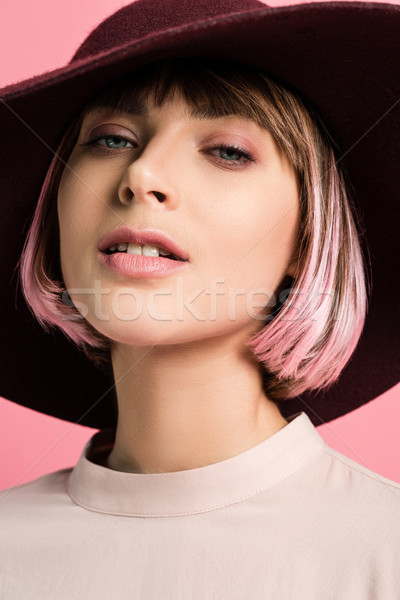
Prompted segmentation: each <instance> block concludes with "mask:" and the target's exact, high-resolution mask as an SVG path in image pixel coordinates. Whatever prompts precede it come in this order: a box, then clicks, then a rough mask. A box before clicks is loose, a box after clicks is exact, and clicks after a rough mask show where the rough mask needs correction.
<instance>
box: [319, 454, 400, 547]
mask: <svg viewBox="0 0 400 600" xmlns="http://www.w3.org/2000/svg"><path fill="white" fill-rule="evenodd" d="M321 458H322V460H321V461H320V464H319V466H317V472H316V473H315V475H316V476H317V477H316V486H317V489H318V490H319V493H320V497H321V498H322V496H323V497H324V499H325V501H326V503H327V505H328V506H329V507H330V508H331V509H332V510H334V509H335V510H336V512H337V514H338V515H340V520H341V521H342V522H343V521H345V520H346V519H349V522H352V527H353V528H356V524H357V523H358V524H359V527H360V529H364V530H365V529H369V531H370V532H372V531H374V532H375V533H377V532H380V533H377V535H378V536H380V535H390V536H391V535H392V534H395V537H396V538H397V540H398V547H399V550H400V536H399V532H400V483H397V482H396V481H393V480H391V479H388V478H387V477H384V476H383V475H380V474H379V473H376V472H375V471H373V470H372V469H369V468H368V467H366V466H363V465H361V464H359V463H358V462H356V461H355V460H352V459H351V458H349V457H347V456H345V455H344V454H341V453H340V452H338V451H337V450H335V449H333V448H331V447H330V446H328V445H325V446H324V448H323V453H322V457H321ZM317 493H318V492H317Z"/></svg>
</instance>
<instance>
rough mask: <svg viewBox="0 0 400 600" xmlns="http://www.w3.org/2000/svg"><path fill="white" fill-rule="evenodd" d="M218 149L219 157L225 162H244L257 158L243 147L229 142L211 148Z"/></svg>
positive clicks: (212, 149)
mask: <svg viewBox="0 0 400 600" xmlns="http://www.w3.org/2000/svg"><path fill="white" fill-rule="evenodd" d="M214 150H218V153H219V157H217V158H221V159H222V160H223V161H224V162H229V163H232V164H239V165H240V164H243V159H244V162H255V159H254V158H253V157H252V156H251V154H249V153H248V152H246V151H245V150H243V148H239V147H238V146H229V145H228V144H220V145H219V146H215V148H210V151H214Z"/></svg>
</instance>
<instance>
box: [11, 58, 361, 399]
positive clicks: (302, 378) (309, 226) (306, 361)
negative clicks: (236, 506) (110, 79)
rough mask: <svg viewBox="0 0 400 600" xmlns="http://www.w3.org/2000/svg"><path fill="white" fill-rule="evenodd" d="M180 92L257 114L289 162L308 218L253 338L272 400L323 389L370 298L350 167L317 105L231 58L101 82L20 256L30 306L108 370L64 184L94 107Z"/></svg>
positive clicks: (51, 172) (181, 63)
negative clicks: (75, 269)
mask: <svg viewBox="0 0 400 600" xmlns="http://www.w3.org/2000/svg"><path fill="white" fill-rule="evenodd" d="M175 91H178V92H180V93H181V94H182V95H183V98H184V99H185V100H186V102H187V104H188V105H189V107H191V108H192V107H193V108H197V107H199V106H203V105H204V104H208V105H210V104H211V105H212V106H213V109H214V110H216V111H217V114H219V115H221V116H224V115H231V114H237V115H240V116H243V117H246V118H249V119H252V120H253V121H254V122H255V123H257V124H258V125H259V126H261V127H263V128H265V129H267V130H268V131H269V132H270V133H271V134H272V136H273V138H274V139H275V141H276V143H277V144H278V146H279V148H280V149H281V150H283V152H284V153H285V154H286V156H287V157H288V159H289V161H290V163H291V165H292V166H293V168H294V170H295V172H296V175H297V178H298V182H299V189H300V198H299V201H300V222H301V224H300V231H299V234H298V248H297V255H296V256H297V259H298V263H297V271H296V276H295V278H294V279H293V280H292V281H291V283H292V285H291V286H290V285H289V286H288V283H290V282H288V281H287V278H284V280H283V282H282V283H281V285H280V286H279V289H278V290H276V292H275V298H277V297H278V296H279V299H278V300H277V301H276V302H275V304H274V305H273V308H272V310H270V311H269V314H266V315H265V317H264V319H265V321H266V324H265V325H264V326H263V327H262V329H261V328H260V330H259V331H257V333H256V334H255V335H253V337H252V338H251V339H250V340H248V341H247V342H246V346H247V347H248V348H249V349H250V350H251V352H252V353H253V355H254V356H255V358H256V360H257V361H258V363H259V364H260V371H261V372H262V375H263V386H264V391H265V393H266V394H267V396H268V397H269V398H270V399H271V400H272V401H275V402H277V401H280V400H285V399H286V398H292V397H294V396H297V395H298V394H300V393H302V392H304V391H305V390H319V389H322V388H326V387H328V386H329V385H331V384H332V383H334V382H335V381H336V380H337V378H338V377H339V375H340V373H341V371H342V369H343V368H344V366H345V365H346V363H347V362H348V360H349V359H350V357H351V355H352V353H353V351H354V350H355V348H356V346H357V343H358V340H359V338H360V335H361V332H362V329H363V327H364V322H365V318H366V313H367V304H368V297H367V269H366V264H365V263H364V258H363V254H362V249H361V244H360V239H359V233H358V230H357V226H358V219H357V213H356V211H355V207H354V203H353V201H352V200H351V197H349V186H347V185H346V178H347V175H346V174H345V172H344V171H343V170H342V169H341V168H340V167H339V166H338V165H337V164H336V160H335V149H334V147H335V146H336V144H335V142H334V140H333V138H332V136H331V135H330V134H329V132H328V130H327V128H326V127H325V126H324V124H323V123H322V121H321V119H320V117H319V116H318V114H317V112H316V111H315V110H314V109H313V108H312V107H310V106H308V107H306V104H305V102H304V101H302V100H301V99H300V98H299V96H298V95H297V93H295V92H294V91H290V90H289V89H288V88H287V87H286V86H283V85H281V84H280V83H279V82H278V81H276V80H275V79H271V78H270V77H269V76H268V75H267V74H265V73H263V72H261V71H259V70H256V69H252V68H250V67H248V66H245V65H240V64H237V63H232V62H230V61H222V60H209V59H198V58H189V59H188V58H186V59H185V58H183V59H182V58H180V59H170V60H167V61H160V62H157V63H153V64H151V65H149V66H146V67H145V68H143V67H142V68H140V69H137V70H135V71H134V72H132V73H130V74H129V75H128V76H125V77H124V78H122V79H119V80H118V81H116V82H115V83H113V84H112V85H110V86H108V87H106V88H103V90H102V91H101V92H100V93H99V94H97V95H96V97H94V98H93V99H92V100H91V101H90V102H89V103H88V104H87V105H86V106H85V107H84V109H83V110H82V112H81V113H80V114H79V115H78V116H77V118H76V119H75V121H74V122H73V123H72V124H71V126H70V127H69V129H68V130H67V131H66V132H65V134H64V136H63V138H62V140H61V143H60V144H59V147H58V150H57V153H56V154H55V156H54V157H53V160H52V162H51V164H50V167H49V169H48V172H47V175H46V178H45V181H44V184H43V187H42V190H41V193H40V196H39V200H38V203H37V206H36V211H35V214H34V217H33V220H32V223H31V226H30V229H29V232H28V235H27V238H26V241H25V245H24V248H23V251H22V254H21V257H20V259H19V261H18V264H20V273H19V274H20V279H21V284H22V291H23V294H24V297H25V300H26V302H27V304H28V306H29V308H30V310H31V311H32V313H33V315H34V316H35V317H36V319H37V320H38V321H39V323H40V325H41V326H42V327H43V328H44V329H45V331H46V332H48V331H49V328H50V327H53V328H58V329H59V330H61V331H62V332H63V333H64V334H65V335H66V336H67V337H69V338H70V339H71V340H72V341H73V342H74V343H75V344H76V345H77V347H78V349H79V350H80V351H83V352H84V354H85V355H86V356H87V357H88V358H89V359H90V360H91V361H92V362H93V363H94V364H95V365H96V366H97V367H98V368H100V369H101V370H103V371H108V372H111V369H112V365H111V354H110V350H111V340H109V339H108V338H106V337H105V336H103V335H102V334H100V333H99V332H98V331H96V330H95V329H94V328H93V327H92V326H91V325H90V324H89V323H88V322H87V321H86V320H85V319H84V317H83V316H82V315H81V314H80V313H79V311H78V310H77V309H76V307H75V306H74V305H73V302H72V301H71V299H70V298H69V296H68V292H67V291H66V289H65V284H64V282H63V276H62V273H61V266H60V256H59V229H58V215H57V191H58V186H59V183H60V179H61V175H62V172H63V169H64V167H65V164H66V162H67V161H68V158H69V156H70V153H71V151H72V149H73V147H74V145H75V143H76V141H77V139H78V136H79V132H80V128H81V124H82V121H83V118H84V117H85V115H86V114H87V113H88V111H89V110H90V109H92V108H94V107H101V106H108V107H112V108H114V109H117V110H127V109H128V107H129V105H130V104H131V102H132V100H134V99H135V98H136V99H137V98H139V99H146V98H148V97H149V96H150V95H152V97H153V101H154V103H155V106H161V105H162V104H163V103H164V102H165V100H167V99H168V98H170V97H171V95H173V94H174V92H175ZM336 147H337V146H336ZM56 249H58V252H56ZM17 266H18V265H17ZM290 279H292V278H290ZM285 286H286V288H285ZM267 306H268V305H267Z"/></svg>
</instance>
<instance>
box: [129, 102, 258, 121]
mask: <svg viewBox="0 0 400 600" xmlns="http://www.w3.org/2000/svg"><path fill="white" fill-rule="evenodd" d="M119 110H120V111H121V112H126V113H128V114H130V115H134V116H138V117H148V116H149V111H148V108H147V105H146V104H145V103H143V101H142V100H140V99H138V98H135V99H130V100H129V104H128V103H127V104H126V105H124V104H123V105H122V106H120V107H119ZM188 114H189V117H190V118H192V119H202V120H208V121H213V120H216V119H221V118H222V117H232V116H236V117H241V118H242V119H247V120H250V121H253V122H254V117H250V115H247V114H246V111H245V110H242V111H240V110H234V109H232V110H229V111H228V110H227V109H226V108H225V109H222V108H220V107H218V106H216V105H213V104H201V105H200V106H196V107H191V108H189V109H188Z"/></svg>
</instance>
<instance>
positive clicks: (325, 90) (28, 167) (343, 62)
mask: <svg viewBox="0 0 400 600" xmlns="http://www.w3.org/2000/svg"><path fill="white" fill-rule="evenodd" d="M399 30H400V7H399V6H395V5H390V4H377V3H365V2H320V3H311V4H303V5H292V6H288V7H276V8H267V7H266V8H265V9H260V10H257V11H249V12H246V13H242V14H240V13H237V14H235V15H231V16H229V17H224V16H220V17H216V18H215V19H212V20H211V21H210V20H208V21H207V22H204V23H203V24H202V23H196V24H194V25H190V24H188V25H183V26H180V27H177V28H175V29H173V30H168V31H164V32H162V33H160V32H158V33H155V34H154V35H148V36H146V37H145V38H143V39H141V40H138V41H136V42H135V43H133V44H126V45H123V46H121V47H119V48H118V49H114V50H112V51H108V52H103V53H102V54H101V55H96V56H92V57H90V58H86V59H83V60H81V61H78V62H74V63H72V64H69V65H67V66H66V67H64V68H61V69H57V70H55V71H51V72H48V73H44V74H42V75H40V76H37V77H34V78H31V79H29V80H26V81H24V82H19V83H17V84H14V85H12V86H8V87H7V88H4V89H3V90H1V91H0V95H1V100H2V102H1V103H0V120H1V123H2V129H3V136H4V137H3V140H5V143H2V144H1V146H0V161H1V162H0V164H1V189H2V199H1V202H0V236H1V237H0V239H1V240H2V241H1V251H0V283H1V285H2V289H3V290H5V291H6V293H4V292H3V294H2V295H1V298H0V309H1V313H0V314H1V321H0V336H1V339H2V343H3V348H4V353H3V360H2V361H1V365H0V386H1V387H0V393H1V395H2V396H4V397H5V398H8V399H10V400H12V401H14V402H17V403H19V404H22V405H24V406H28V407H30V408H34V409H35V410H39V411H41V412H44V413H46V414H51V415H54V416H57V417H59V418H62V419H66V420H69V421H74V422H79V423H80V424H82V425H87V426H91V427H96V428H102V427H110V426H112V425H114V424H115V420H116V415H117V408H116V399H115V389H114V387H113V381H112V378H108V377H106V376H105V375H104V374H103V373H101V372H100V371H99V370H98V369H96V368H95V367H94V366H93V365H92V364H91V363H90V362H89V361H88V359H87V358H86V357H85V356H84V355H83V354H82V353H80V352H78V351H77V349H76V348H75V346H74V345H73V344H72V342H69V341H68V340H67V339H66V338H65V336H64V335H63V334H62V333H61V332H58V331H54V332H53V333H52V334H46V333H45V332H44V331H43V330H42V328H41V327H40V325H39V324H38V323H37V322H36V321H35V319H34V318H33V316H32V314H31V313H30V312H29V309H28V308H27V306H26V304H25V301H24V299H23V297H22V294H21V291H20V289H19V287H18V286H17V285H16V283H17V282H16V279H17V278H16V274H15V273H14V269H15V266H16V264H17V261H18V259H19V257H20V254H21V252H22V248H23V244H24V241H25V237H26V233H27V230H28V226H29V224H30V218H31V216H32V215H33V211H34V208H35V205H36V203H37V199H38V197H39V193H40V189H41V186H42V183H43V180H44V178H45V175H46V171H47V169H48V166H49V163H50V160H51V158H52V156H53V153H54V151H55V149H56V147H57V145H58V142H59V140H60V138H61V135H62V133H63V131H64V129H65V128H66V126H67V125H69V123H70V121H71V119H73V118H74V117H76V116H77V115H78V114H79V112H80V110H81V109H82V108H83V106H84V105H85V104H86V102H87V101H88V100H89V99H90V98H91V97H92V96H93V94H95V93H96V92H97V91H98V90H100V89H101V88H102V87H104V86H106V85H108V84H110V83H112V82H113V81H115V80H116V79H118V78H119V77H121V76H123V75H125V74H127V73H128V72H130V71H132V70H134V69H135V68H138V67H141V66H143V65H146V64H148V63H150V62H153V61H157V60H160V59H165V58H173V57H178V56H187V57H209V58H221V59H228V60H231V61H237V62H240V63H243V64H247V65H250V66H253V67H256V68H260V69H262V70H263V71H265V72H267V73H269V74H270V75H271V76H272V77H274V78H275V79H277V80H278V81H281V82H282V83H283V84H284V85H286V86H287V87H289V88H290V89H293V90H295V91H298V92H299V93H300V94H301V96H302V97H303V98H304V99H305V100H306V101H307V102H308V103H309V106H311V107H315V109H316V110H317V111H318V113H319V114H320V116H321V117H322V119H323V121H324V122H325V124H326V126H327V128H328V130H329V131H330V132H331V134H332V137H333V139H334V140H335V141H336V143H337V145H338V159H339V160H340V163H341V164H342V165H343V166H344V168H345V169H346V171H347V172H348V174H349V176H350V184H351V186H352V188H353V190H354V196H355V200H356V202H357V209H358V212H359V214H360V216H361V223H360V225H361V228H362V229H364V230H365V236H366V241H367V243H368V247H369V249H370V255H371V260H372V265H371V266H372V273H373V290H372V297H371V303H370V308H369V312H368V316H367V322H366V326H365V328H364V331H363V334H362V336H361V338H360V341H359V344H358V346H357V349H356V351H355V353H354V355H353V356H352V358H351V360H350V361H349V363H348V365H347V366H346V367H345V369H344V370H343V372H342V374H341V377H340V379H339V380H338V381H337V383H336V384H335V385H334V386H332V387H331V388H330V389H328V390H326V391H322V392H320V393H316V392H310V393H305V394H303V395H302V396H301V398H295V399H291V400H288V401H286V402H284V403H282V404H281V405H280V407H281V411H282V414H283V415H284V416H288V415H290V414H293V413H295V412H298V411H301V410H304V411H305V412H307V414H308V415H309V417H310V419H311V420H312V421H313V423H314V424H315V425H320V424H321V423H323V422H328V421H330V420H332V419H334V418H337V417H339V416H341V415H343V414H346V413H347V412H349V411H351V410H354V409H356V408H358V407H359V406H361V405H363V404H365V403H366V402H369V401H370V400H372V399H374V398H375V397H376V396H378V395H380V394H381V393H383V392H385V391H386V390H387V389H389V388H390V387H392V386H394V385H395V384H397V383H398V382H399V380H400V345H399V344H398V341H397V336H398V334H399V332H400V311H399V309H398V297H399V291H400V289H399V288H400V284H399V277H398V268H397V265H398V264H399V259H400V256H399V254H400V252H399V245H398V237H399V236H398V214H399V206H400V192H399V184H398V174H397V173H398V164H399V157H400V141H399V139H400V136H399V135H398V132H399V130H400V128H399V126H400V79H399V58H398V57H399V55H400V52H399V49H400V48H399V45H400V44H399V37H400V36H399ZM232 40H234V44H233V43H232ZM5 165H6V168H5ZM21 165H22V167H21ZM363 243H365V242H363Z"/></svg>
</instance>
